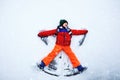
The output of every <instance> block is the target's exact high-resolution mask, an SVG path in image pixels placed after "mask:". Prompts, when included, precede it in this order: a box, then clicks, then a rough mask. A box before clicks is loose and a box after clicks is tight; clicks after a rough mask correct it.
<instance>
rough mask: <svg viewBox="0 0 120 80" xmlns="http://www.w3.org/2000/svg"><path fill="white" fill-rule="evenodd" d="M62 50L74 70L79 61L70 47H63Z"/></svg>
mask: <svg viewBox="0 0 120 80" xmlns="http://www.w3.org/2000/svg"><path fill="white" fill-rule="evenodd" d="M63 50H64V52H65V53H66V54H67V55H68V57H69V59H70V61H71V63H72V65H73V67H74V68H75V67H77V66H79V65H80V62H79V60H78V59H77V57H76V56H75V54H74V53H73V52H72V50H71V48H70V46H64V47H63Z"/></svg>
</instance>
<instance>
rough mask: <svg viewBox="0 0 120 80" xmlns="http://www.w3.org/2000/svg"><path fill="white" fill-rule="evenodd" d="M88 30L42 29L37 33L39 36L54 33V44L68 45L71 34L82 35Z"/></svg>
mask: <svg viewBox="0 0 120 80" xmlns="http://www.w3.org/2000/svg"><path fill="white" fill-rule="evenodd" d="M87 32H88V30H75V29H69V28H64V27H62V28H60V29H53V30H48V31H42V32H39V33H38V36H39V37H47V36H51V35H55V34H56V44H57V45H61V46H69V45H70V43H71V38H72V35H84V34H86V33H87Z"/></svg>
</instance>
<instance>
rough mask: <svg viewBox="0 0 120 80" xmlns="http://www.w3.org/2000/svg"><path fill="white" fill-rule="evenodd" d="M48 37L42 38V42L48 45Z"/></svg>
mask: <svg viewBox="0 0 120 80" xmlns="http://www.w3.org/2000/svg"><path fill="white" fill-rule="evenodd" d="M47 38H48V37H41V40H42V41H43V42H44V43H45V44H46V45H48V39H47Z"/></svg>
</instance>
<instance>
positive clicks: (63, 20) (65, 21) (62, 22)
mask: <svg viewBox="0 0 120 80" xmlns="http://www.w3.org/2000/svg"><path fill="white" fill-rule="evenodd" d="M64 23H68V22H67V20H65V19H61V20H60V23H59V26H62V25H63V24H64Z"/></svg>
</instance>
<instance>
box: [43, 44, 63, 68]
mask: <svg viewBox="0 0 120 80" xmlns="http://www.w3.org/2000/svg"><path fill="white" fill-rule="evenodd" d="M61 50H62V47H61V46H59V45H55V47H54V49H53V50H52V51H51V52H50V53H49V54H48V55H47V56H46V57H45V58H44V59H43V60H42V61H43V62H44V63H45V65H46V66H47V65H49V64H50V62H51V61H52V60H53V59H54V58H55V57H56V56H57V54H58V53H59V52H60V51H61Z"/></svg>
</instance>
